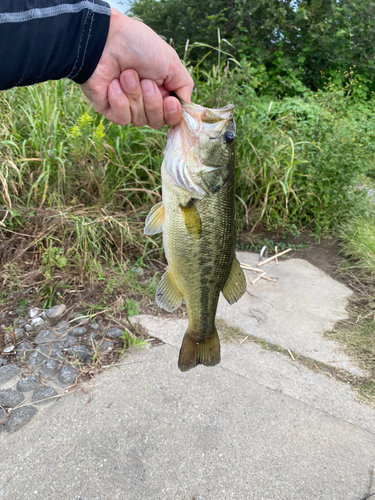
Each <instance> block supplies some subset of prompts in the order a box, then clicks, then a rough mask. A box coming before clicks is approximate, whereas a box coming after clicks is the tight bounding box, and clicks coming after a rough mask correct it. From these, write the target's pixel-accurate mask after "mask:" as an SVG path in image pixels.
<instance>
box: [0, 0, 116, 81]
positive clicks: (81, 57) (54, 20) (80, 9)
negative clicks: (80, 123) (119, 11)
mask: <svg viewBox="0 0 375 500" xmlns="http://www.w3.org/2000/svg"><path fill="white" fill-rule="evenodd" d="M110 14H111V10H110V7H109V5H108V4H107V3H106V2H103V1H102V0H17V1H15V0H0V90H5V89H8V88H10V87H15V86H22V85H32V84H34V83H38V82H44V81H46V80H58V79H60V78H70V79H71V80H73V81H75V82H76V83H84V82H85V81H86V80H88V79H89V78H90V76H91V75H92V73H93V72H94V70H95V68H96V66H97V64H98V62H99V59H100V56H101V55H102V52H103V48H104V45H105V42H106V39H107V35H108V29H109V19H110Z"/></svg>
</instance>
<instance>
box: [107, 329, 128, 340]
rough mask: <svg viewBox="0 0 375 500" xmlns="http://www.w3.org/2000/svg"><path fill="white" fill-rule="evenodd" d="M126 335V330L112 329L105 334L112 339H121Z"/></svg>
mask: <svg viewBox="0 0 375 500" xmlns="http://www.w3.org/2000/svg"><path fill="white" fill-rule="evenodd" d="M123 333H124V328H123V329H121V328H110V329H109V330H108V332H107V333H106V334H105V336H106V337H110V338H112V339H113V338H116V337H121V335H122V334H123Z"/></svg>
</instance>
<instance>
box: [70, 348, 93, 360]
mask: <svg viewBox="0 0 375 500" xmlns="http://www.w3.org/2000/svg"><path fill="white" fill-rule="evenodd" d="M68 354H69V355H70V356H74V357H76V358H78V359H79V360H80V361H83V362H84V363H87V361H88V358H89V357H90V353H89V351H88V349H87V348H86V347H85V346H83V345H74V346H72V347H71V348H70V349H68Z"/></svg>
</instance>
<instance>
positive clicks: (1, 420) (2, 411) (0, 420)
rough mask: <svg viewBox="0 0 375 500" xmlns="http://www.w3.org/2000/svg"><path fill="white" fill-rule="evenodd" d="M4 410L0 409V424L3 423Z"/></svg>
mask: <svg viewBox="0 0 375 500" xmlns="http://www.w3.org/2000/svg"><path fill="white" fill-rule="evenodd" d="M5 415H6V414H5V410H4V409H3V408H0V424H1V423H2V422H4V421H5Z"/></svg>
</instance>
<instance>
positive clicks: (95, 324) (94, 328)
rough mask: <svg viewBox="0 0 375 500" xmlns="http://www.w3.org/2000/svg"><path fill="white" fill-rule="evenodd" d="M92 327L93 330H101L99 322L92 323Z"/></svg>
mask: <svg viewBox="0 0 375 500" xmlns="http://www.w3.org/2000/svg"><path fill="white" fill-rule="evenodd" d="M90 328H91V329H92V330H99V328H100V325H98V323H90Z"/></svg>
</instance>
